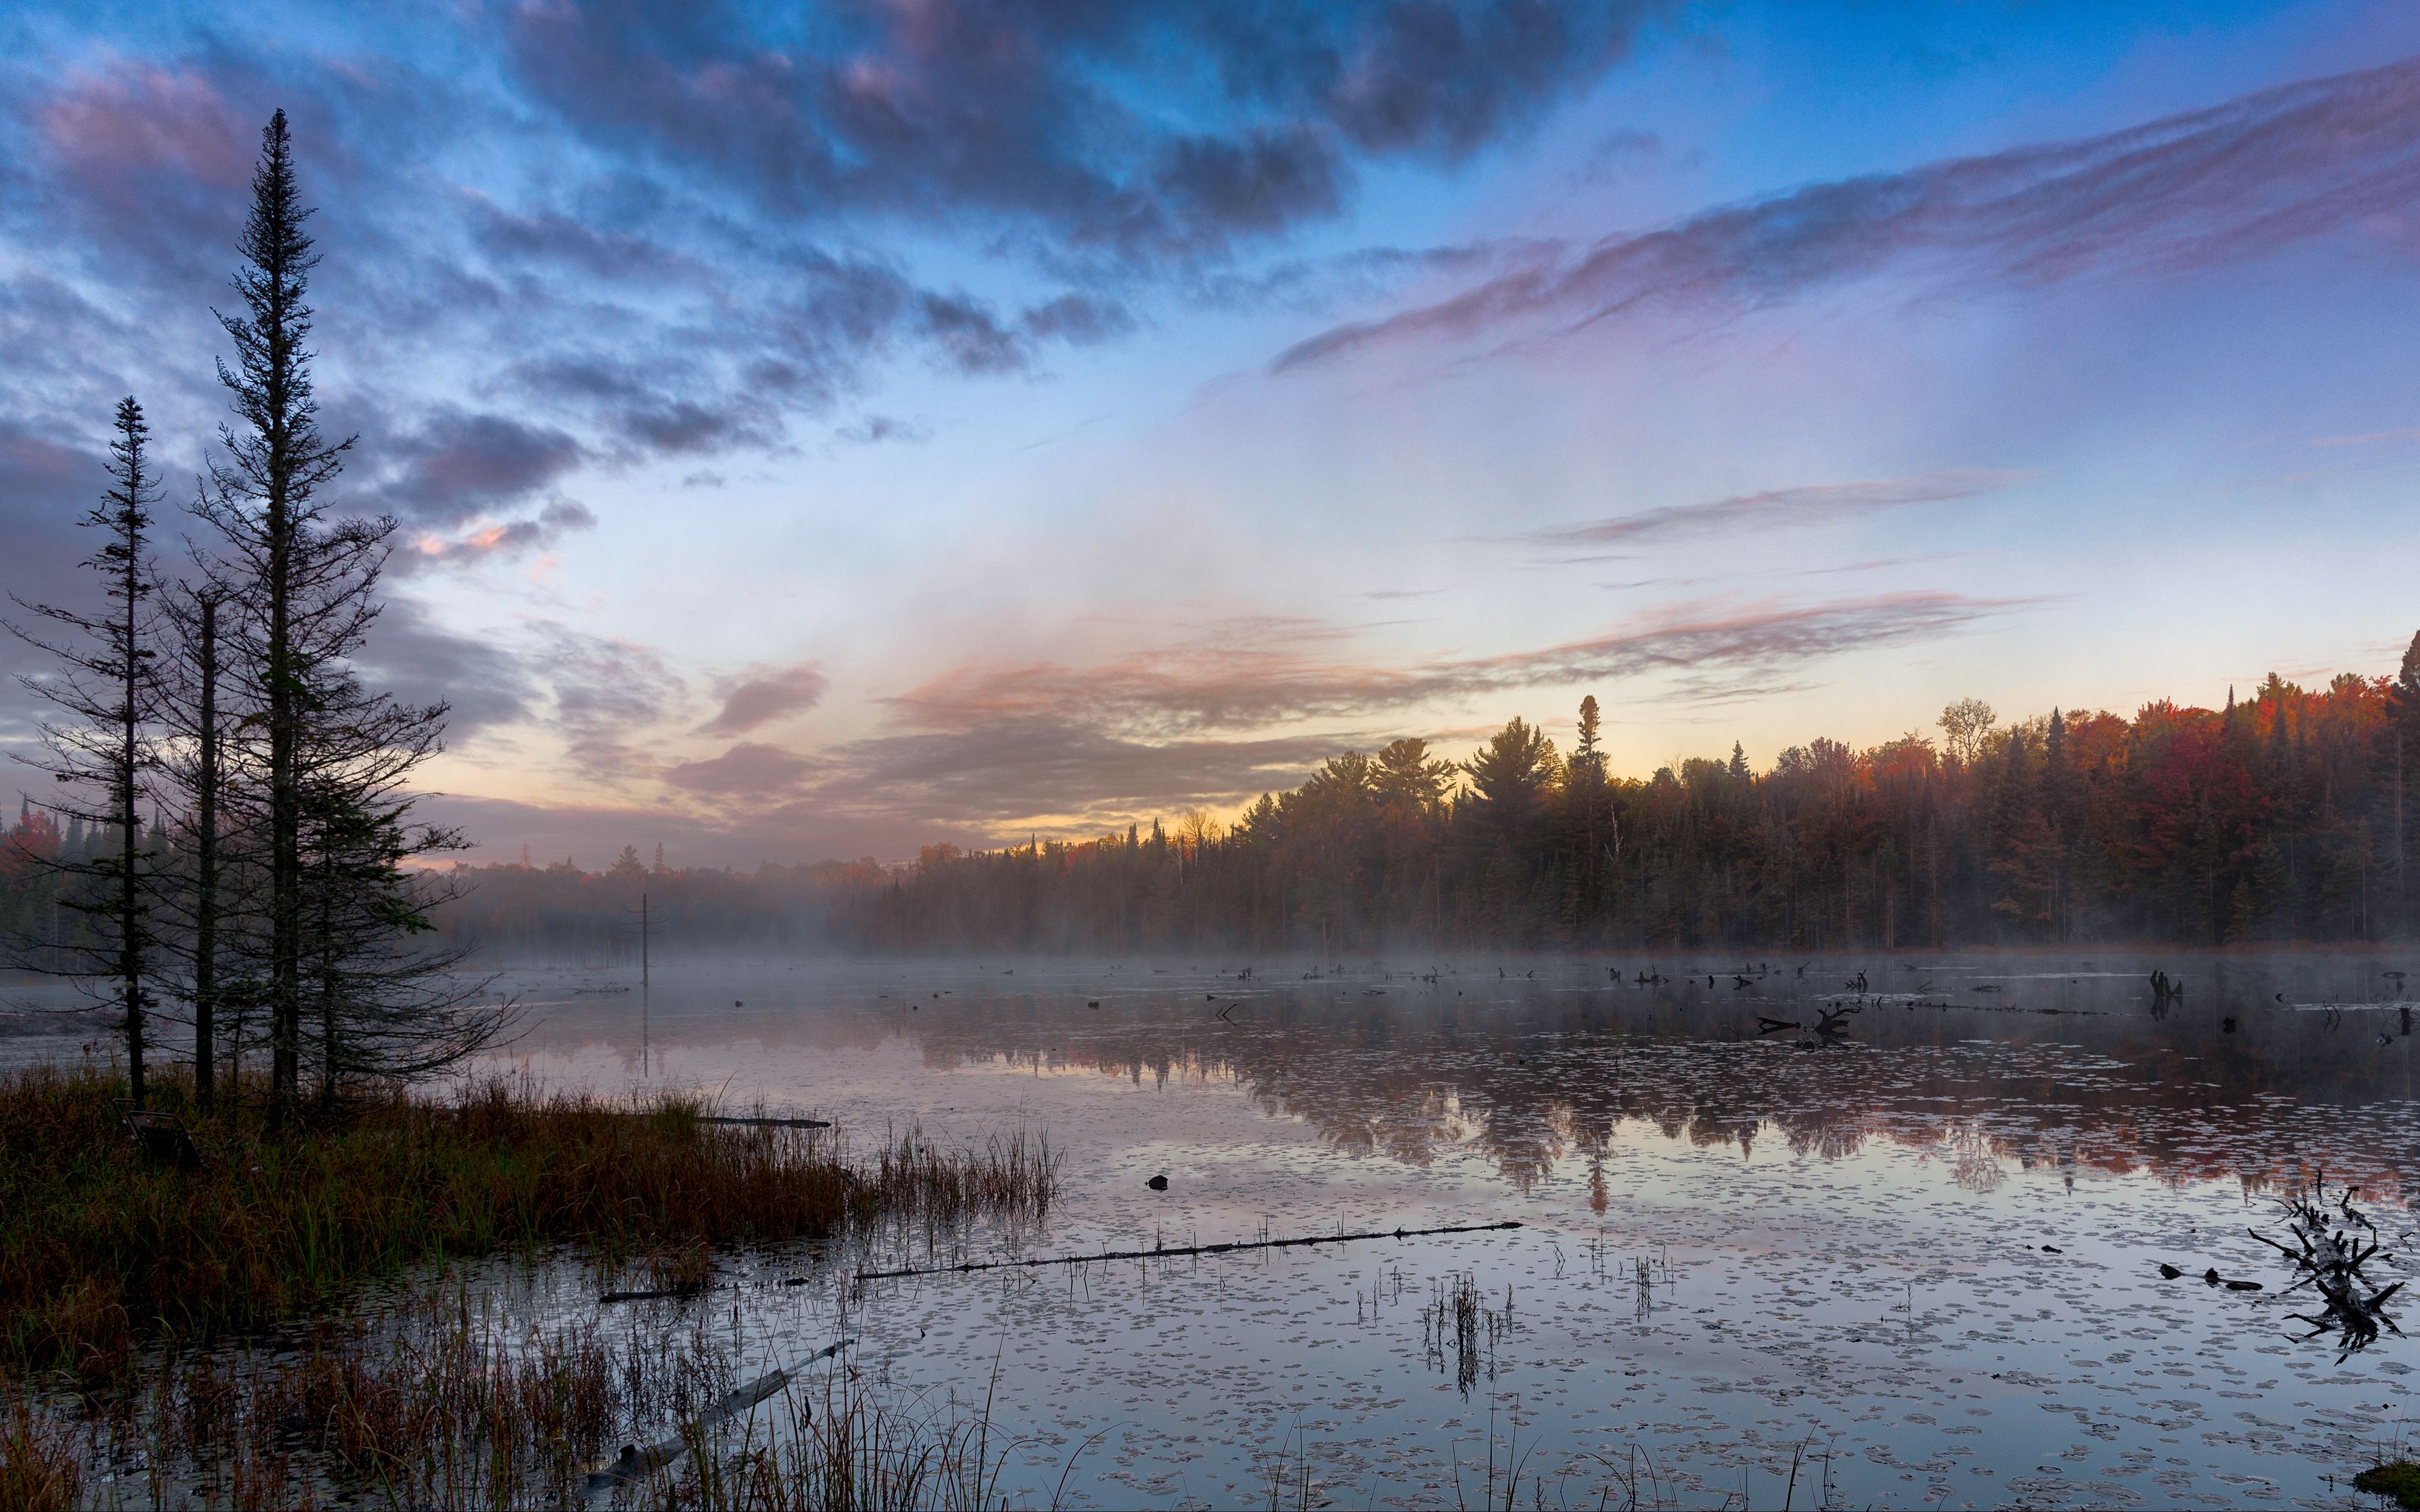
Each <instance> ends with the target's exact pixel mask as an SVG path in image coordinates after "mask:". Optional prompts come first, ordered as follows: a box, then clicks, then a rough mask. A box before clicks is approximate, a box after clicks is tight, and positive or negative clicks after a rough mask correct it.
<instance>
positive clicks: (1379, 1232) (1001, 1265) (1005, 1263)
mask: <svg viewBox="0 0 2420 1512" xmlns="http://www.w3.org/2000/svg"><path fill="white" fill-rule="evenodd" d="M1518 1227H1521V1225H1520V1224H1519V1223H1517V1222H1514V1221H1512V1220H1511V1219H1507V1220H1506V1221H1505V1222H1503V1223H1500V1224H1455V1225H1451V1226H1449V1227H1444V1228H1395V1229H1383V1228H1381V1229H1372V1230H1369V1231H1367V1232H1364V1233H1358V1234H1311V1235H1307V1236H1305V1237H1304V1238H1301V1239H1262V1240H1250V1241H1239V1242H1235V1243H1233V1244H1187V1245H1183V1246H1181V1247H1179V1248H1174V1249H1115V1250H1102V1251H1101V1252H1100V1253H1098V1254H1096V1255H1054V1256H1050V1257H1047V1258H1044V1259H1037V1260H969V1261H968V1262H966V1263H965V1264H963V1265H933V1266H925V1267H922V1268H919V1269H911V1270H906V1271H860V1272H858V1273H857V1279H858V1280H860V1281H896V1280H899V1279H902V1278H903V1277H907V1276H918V1275H956V1274H959V1273H963V1272H967V1271H1024V1270H1032V1269H1033V1268H1035V1267H1037V1266H1044V1265H1089V1264H1091V1263H1092V1262H1093V1261H1094V1260H1165V1259H1172V1258H1174V1257H1177V1256H1180V1255H1237V1254H1241V1253H1243V1252H1244V1251H1246V1250H1255V1249H1295V1248H1297V1247H1299V1246H1302V1245H1308V1244H1351V1243H1357V1242H1360V1241H1362V1240H1366V1239H1427V1238H1430V1237H1432V1236H1435V1235H1438V1234H1490V1233H1496V1232H1497V1231H1499V1230H1502V1229H1506V1228H1518Z"/></svg>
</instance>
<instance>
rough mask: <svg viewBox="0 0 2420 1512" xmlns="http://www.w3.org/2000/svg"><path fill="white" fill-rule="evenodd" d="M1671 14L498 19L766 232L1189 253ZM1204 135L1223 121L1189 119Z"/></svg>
mask: <svg viewBox="0 0 2420 1512" xmlns="http://www.w3.org/2000/svg"><path fill="white" fill-rule="evenodd" d="M1663 8H1665V7H1663V6H1662V5H1658V4H1649V3H1641V0H1571V3H1563V0H1342V3H1321V0H1265V3H1263V4H1259V5H1254V6H1248V7H1226V6H1199V7H1196V6H1182V7H1167V6H1140V5H1130V4H1124V3H1119V0H922V3H920V4H917V5H914V6H892V5H876V4H871V3H856V4H845V5H837V6H832V7H827V8H822V9H820V10H818V11H816V12H814V13H813V14H812V15H810V16H809V17H808V18H807V19H806V22H805V24H804V25H803V26H802V27H799V28H794V29H790V30H788V31H787V32H786V33H785V34H783V35H776V34H774V33H772V32H770V31H768V30H765V29H762V28H761V27H760V26H759V25H758V24H757V23H756V22H755V20H754V19H753V18H752V14H751V13H750V12H747V11H745V10H743V9H742V8H739V7H737V6H736V5H730V4H716V3H711V0H708V3H702V4H698V5H693V6H684V7H677V8H668V7H661V6H653V5H647V4H644V3H642V0H546V3H534V4H528V5H523V6H521V7H520V8H518V9H517V10H516V11H515V12H514V16H513V21H512V23H511V32H510V40H511V49H512V57H513V60H514V63H515V65H516V67H517V68H518V69H519V70H520V75H521V77H522V78H523V79H524V80H526V81H527V82H528V85H529V86H530V87H531V88H532V89H533V90H534V91H535V93H536V94H537V95H538V97H539V98H541V99H542V100H546V101H547V102H549V103H550V104H551V105H552V106H553V107H554V108H555V109H556V110H558V111H560V112H561V113H562V114H563V116H565V118H566V119H568V120H570V121H571V122H573V123H574V124H575V125H576V126H577V127H578V128H579V129H580V130H582V131H583V132H585V133H586V134H587V135H588V136H589V137H590V138H591V139H592V140H595V141H597V142H599V143H601V144H605V145H607V146H609V147H613V148H614V149H617V150H625V151H630V150H635V151H642V152H647V153H652V154H655V155H659V156H660V157H661V158H664V159H666V160H671V161H676V162H681V163H683V164H686V165H690V166H691V167H694V168H696V169H701V170H704V171H706V172H708V173H711V174H714V175H716V176H718V177H721V179H722V180H723V181H725V182H728V183H732V184H735V185H737V186H740V187H742V188H743V189H745V190H746V191H747V192H748V193H751V194H752V195H753V196H754V197H755V198H756V199H757V201H758V202H759V203H760V204H762V205H764V206H766V207H768V208H770V209H772V210H774V211H776V212H777V213H781V214H784V215H789V216H796V217H802V218H814V217H828V216H832V215H839V214H854V213H865V212H879V213H890V214H907V215H915V216H922V217H928V218H933V219H942V220H951V219H960V218H964V217H967V216H970V215H971V216H985V217H989V218H993V219H996V220H1006V221H1009V222H1012V223H1014V224H1018V225H1021V226H1024V227H1028V228H1031V229H1032V230H1034V231H1037V232H1039V233H1040V234H1041V235H1043V236H1045V237H1046V238H1048V239H1051V240H1053V241H1054V242H1056V243H1058V244H1060V245H1062V246H1065V247H1071V248H1081V247H1086V246H1098V247H1102V248H1106V249H1109V250H1112V251H1114V252H1115V253H1116V254H1117V255H1121V256H1124V257H1126V258H1149V257H1158V256H1164V255H1175V256H1178V257H1180V258H1187V257H1192V256H1197V255H1203V254H1205V253H1217V252H1218V251H1220V250H1223V249H1224V248H1225V247H1226V246H1227V244H1228V243H1229V241H1230V239H1232V238H1233V237H1235V236H1237V235H1247V236H1249V235H1255V234H1262V233H1266V232H1270V231H1275V230H1280V229H1282V228H1284V227H1285V226H1288V225H1291V224H1296V223H1298V222H1300V221H1302V220H1305V219H1309V218H1314V217H1318V216H1323V215H1327V214H1330V213H1333V212H1334V211H1335V209H1336V208H1338V207H1339V205H1340V204H1341V203H1342V197H1343V194H1344V192H1345V186H1346V182H1347V179H1348V177H1349V171H1350V168H1349V163H1348V161H1347V154H1348V153H1353V154H1358V155H1359V156H1361V157H1365V158H1389V157H1413V158H1420V159H1426V160H1432V161H1436V160H1442V161H1453V160H1458V159H1460V158H1463V157H1465V156H1467V155H1468V154H1469V153H1471V152H1473V151H1476V150H1477V149H1479V148H1480V147H1484V146H1486V145H1487V144H1489V143H1490V142H1493V141H1495V140H1497V139H1499V138H1501V137H1502V136H1503V135H1505V134H1506V133H1508V132H1510V131H1515V130H1518V129H1520V128H1521V127H1523V126H1524V125H1526V124H1527V123H1528V122H1529V121H1530V120H1532V119H1533V118H1534V117H1535V116H1537V115H1538V114H1539V113H1540V112H1541V111H1543V110H1544V109H1545V108H1547V107H1549V106H1551V105H1552V104H1554V103H1556V102H1558V101H1559V100H1563V99H1566V98H1568V97H1569V96H1570V95H1571V94H1572V93H1573V92H1574V91H1575V89H1577V88H1578V87H1580V86H1582V85H1585V84H1587V83H1588V82H1589V81H1590V80H1592V79H1594V78H1596V77H1598V76H1599V75H1601V74H1602V73H1603V72H1604V71H1605V70H1606V69H1607V68H1608V67H1610V66H1611V65H1612V64H1613V63H1614V62H1615V61H1616V60H1617V59H1618V58H1619V57H1620V56H1621V54H1623V52H1624V51H1625V50H1626V49H1627V47H1628V45H1629V43H1630V41H1631V39H1632V38H1633V37H1634V36H1635V35H1636V32H1637V28H1638V26H1639V25H1640V24H1641V23H1642V21H1643V20H1644V18H1645V17H1647V16H1648V15H1650V14H1652V13H1653V12H1655V11H1658V10H1661V9H1663ZM1144 96H1151V97H1154V98H1155V99H1156V100H1157V101H1159V102H1160V105H1159V106H1158V107H1156V108H1154V109H1151V110H1148V111H1146V110H1143V109H1140V108H1138V107H1137V106H1136V105H1135V104H1134V103H1133V101H1135V100H1138V99H1140V98H1142V97H1144ZM1187 96H1190V97H1191V98H1190V99H1189V100H1186V97H1187ZM1181 100H1183V101H1185V102H1187V103H1189V104H1190V106H1191V107H1192V108H1191V109H1190V110H1189V111H1186V110H1171V109H1168V108H1165V106H1167V105H1171V104H1175V103H1178V102H1179V101H1181ZM1187 116H1190V117H1191V118H1192V119H1193V120H1194V121H1195V122H1196V123H1197V124H1194V125H1191V126H1189V127H1187V126H1181V125H1179V124H1177V123H1178V121H1179V120H1181V119H1183V118H1185V117H1187ZM1216 116H1227V117H1230V118H1233V120H1235V122H1236V124H1235V125H1234V126H1233V127H1232V128H1230V129H1227V130H1224V131H1215V132H1212V131H1203V130H1202V129H1201V127H1200V125H1199V124H1198V122H1199V121H1200V120H1202V119H1203V118H1208V117H1216Z"/></svg>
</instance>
